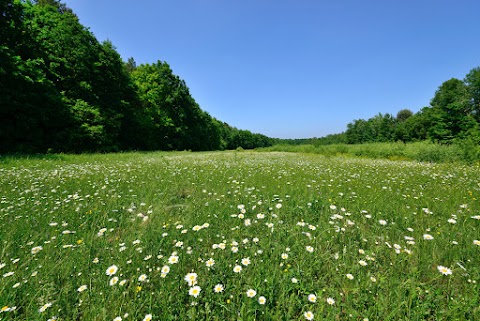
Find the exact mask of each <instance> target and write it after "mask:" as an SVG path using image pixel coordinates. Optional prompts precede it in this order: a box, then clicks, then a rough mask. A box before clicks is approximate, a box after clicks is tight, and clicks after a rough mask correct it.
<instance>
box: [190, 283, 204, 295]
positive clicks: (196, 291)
mask: <svg viewBox="0 0 480 321" xmlns="http://www.w3.org/2000/svg"><path fill="white" fill-rule="evenodd" d="M200 291H202V289H201V288H200V287H199V286H198V285H195V286H194V287H191V288H190V290H188V294H189V295H191V296H193V297H195V298H196V297H198V296H199V295H200Z"/></svg>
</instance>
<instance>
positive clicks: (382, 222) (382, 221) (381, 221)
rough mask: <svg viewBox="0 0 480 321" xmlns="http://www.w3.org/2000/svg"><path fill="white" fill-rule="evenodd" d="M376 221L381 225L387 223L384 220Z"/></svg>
mask: <svg viewBox="0 0 480 321" xmlns="http://www.w3.org/2000/svg"><path fill="white" fill-rule="evenodd" d="M378 223H379V224H380V225H383V226H385V225H387V221H385V220H379V221H378Z"/></svg>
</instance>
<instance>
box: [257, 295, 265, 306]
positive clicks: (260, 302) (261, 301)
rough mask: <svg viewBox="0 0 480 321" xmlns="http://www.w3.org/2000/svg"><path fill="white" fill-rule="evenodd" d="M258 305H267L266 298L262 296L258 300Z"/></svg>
mask: <svg viewBox="0 0 480 321" xmlns="http://www.w3.org/2000/svg"><path fill="white" fill-rule="evenodd" d="M258 303H259V304H261V305H264V304H265V303H267V299H266V298H265V297H264V296H261V297H259V298H258Z"/></svg>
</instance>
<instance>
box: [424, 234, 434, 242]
mask: <svg viewBox="0 0 480 321" xmlns="http://www.w3.org/2000/svg"><path fill="white" fill-rule="evenodd" d="M423 239H424V240H427V241H430V240H433V236H431V235H430V234H423Z"/></svg>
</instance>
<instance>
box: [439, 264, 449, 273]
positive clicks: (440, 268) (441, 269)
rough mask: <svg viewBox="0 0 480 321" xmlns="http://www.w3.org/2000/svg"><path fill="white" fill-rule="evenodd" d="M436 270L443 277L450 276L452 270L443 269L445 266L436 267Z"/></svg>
mask: <svg viewBox="0 0 480 321" xmlns="http://www.w3.org/2000/svg"><path fill="white" fill-rule="evenodd" d="M437 269H438V271H439V272H440V273H442V274H443V275H450V274H452V270H450V269H449V268H447V267H445V266H441V265H439V266H437Z"/></svg>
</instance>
